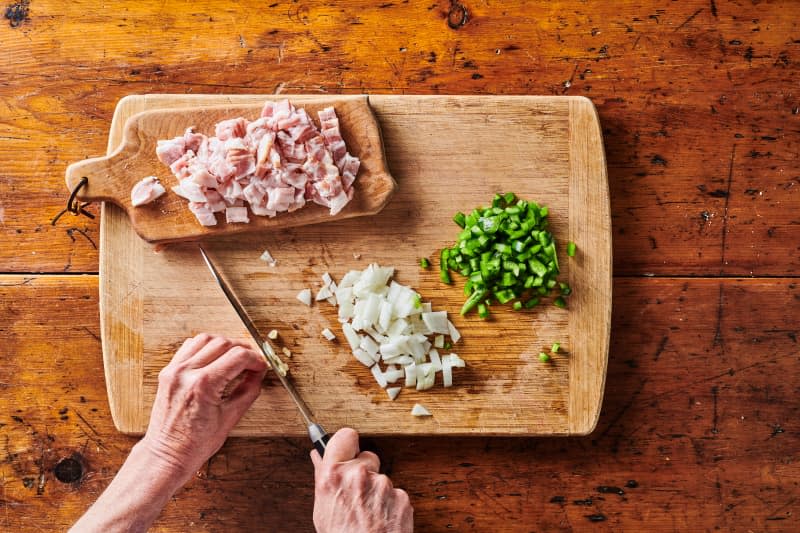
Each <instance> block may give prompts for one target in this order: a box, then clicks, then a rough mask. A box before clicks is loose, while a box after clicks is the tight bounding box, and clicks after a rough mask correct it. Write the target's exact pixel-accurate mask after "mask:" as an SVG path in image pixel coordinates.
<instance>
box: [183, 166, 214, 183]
mask: <svg viewBox="0 0 800 533" xmlns="http://www.w3.org/2000/svg"><path fill="white" fill-rule="evenodd" d="M198 163H199V162H198V161H193V162H192V164H191V165H189V177H188V178H186V179H190V180H192V181H193V182H195V183H196V184H198V185H200V186H202V187H208V188H212V189H213V188H216V186H217V178H215V177H214V176H212V175H211V173H210V172H209V171H208V168H207V167H206V166H204V165H202V164H198Z"/></svg>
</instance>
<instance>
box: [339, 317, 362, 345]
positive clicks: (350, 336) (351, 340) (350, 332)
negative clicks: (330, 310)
mask: <svg viewBox="0 0 800 533" xmlns="http://www.w3.org/2000/svg"><path fill="white" fill-rule="evenodd" d="M342 331H343V332H344V338H345V339H347V343H348V344H350V349H352V350H353V351H355V350H356V349H357V348H358V347H359V346H360V345H361V335H359V334H358V333H356V332H355V330H354V329H353V326H351V325H350V324H347V323H345V324H342Z"/></svg>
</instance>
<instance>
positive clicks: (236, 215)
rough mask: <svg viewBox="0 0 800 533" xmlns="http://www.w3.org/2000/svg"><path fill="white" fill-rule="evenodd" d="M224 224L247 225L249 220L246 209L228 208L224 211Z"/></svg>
mask: <svg viewBox="0 0 800 533" xmlns="http://www.w3.org/2000/svg"><path fill="white" fill-rule="evenodd" d="M225 222H227V223H228V224H240V223H244V224H247V223H248V222H250V219H249V218H247V208H246V207H229V208H227V209H226V210H225Z"/></svg>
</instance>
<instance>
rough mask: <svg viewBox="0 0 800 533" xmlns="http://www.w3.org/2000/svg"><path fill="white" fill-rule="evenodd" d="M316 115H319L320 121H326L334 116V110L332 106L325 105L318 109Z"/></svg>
mask: <svg viewBox="0 0 800 533" xmlns="http://www.w3.org/2000/svg"><path fill="white" fill-rule="evenodd" d="M317 115H318V116H319V120H320V121H323V122H324V121H327V120H331V119H334V118H336V119H337V120H338V118H337V117H336V110H335V109H334V108H333V107H326V108H324V109H322V110H320V111H317Z"/></svg>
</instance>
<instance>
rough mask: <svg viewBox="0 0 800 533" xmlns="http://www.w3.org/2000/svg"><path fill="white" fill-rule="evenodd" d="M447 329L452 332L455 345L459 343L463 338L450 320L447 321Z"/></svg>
mask: <svg viewBox="0 0 800 533" xmlns="http://www.w3.org/2000/svg"><path fill="white" fill-rule="evenodd" d="M447 329H448V331H449V332H450V338H451V339H453V344H455V343H457V342H458V339H460V338H461V333H459V332H458V330H457V329H456V327H455V326H454V325H453V323H452V322H450V321H449V320H448V321H447Z"/></svg>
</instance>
